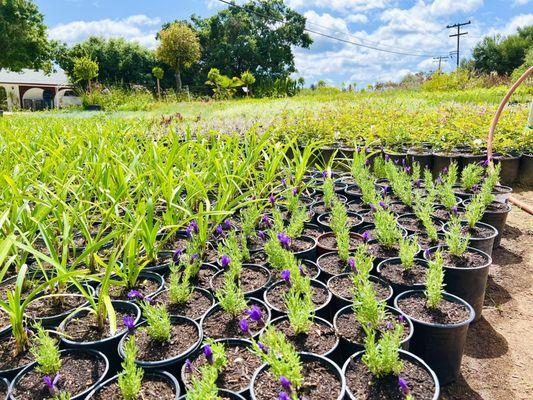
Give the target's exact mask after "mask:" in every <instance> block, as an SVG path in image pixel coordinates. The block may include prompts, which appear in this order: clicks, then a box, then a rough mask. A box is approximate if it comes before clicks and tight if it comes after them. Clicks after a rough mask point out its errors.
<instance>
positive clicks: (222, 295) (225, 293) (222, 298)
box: [215, 274, 246, 318]
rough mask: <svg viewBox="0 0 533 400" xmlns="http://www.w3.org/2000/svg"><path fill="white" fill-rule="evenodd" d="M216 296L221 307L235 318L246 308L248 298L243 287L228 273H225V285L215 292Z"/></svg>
mask: <svg viewBox="0 0 533 400" xmlns="http://www.w3.org/2000/svg"><path fill="white" fill-rule="evenodd" d="M215 297H216V298H217V300H218V302H219V303H220V307H222V309H223V310H224V311H225V312H226V313H228V314H229V315H231V316H232V317H233V318H237V316H238V315H239V314H241V313H242V312H243V311H244V309H245V308H246V299H245V298H244V294H243V292H242V290H241V288H240V287H239V285H237V283H236V282H235V280H234V279H233V277H231V276H228V275H227V274H226V275H224V287H223V288H222V289H219V290H217V291H216V292H215Z"/></svg>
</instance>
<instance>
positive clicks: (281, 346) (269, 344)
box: [252, 326, 303, 389]
mask: <svg viewBox="0 0 533 400" xmlns="http://www.w3.org/2000/svg"><path fill="white" fill-rule="evenodd" d="M260 341H261V343H263V345H265V346H266V348H267V349H268V351H267V352H264V351H263V350H261V348H259V345H258V344H257V342H254V344H253V349H252V351H253V352H254V353H255V354H256V355H257V356H259V357H260V358H261V360H263V362H265V363H267V364H268V365H269V366H270V371H271V372H272V373H273V374H274V376H275V377H276V378H277V379H279V378H281V377H282V376H284V377H286V378H287V379H288V380H289V381H290V382H291V384H292V385H293V386H294V388H295V389H298V388H299V387H300V386H301V385H302V382H303V377H302V362H301V360H300V355H299V354H298V352H297V351H296V349H295V348H294V346H293V345H292V344H291V343H290V342H289V341H288V340H287V338H286V337H285V335H284V334H283V333H282V332H280V331H278V330H276V329H275V328H274V327H273V326H269V327H268V328H266V330H265V332H264V333H263V334H262V335H261V338H260Z"/></svg>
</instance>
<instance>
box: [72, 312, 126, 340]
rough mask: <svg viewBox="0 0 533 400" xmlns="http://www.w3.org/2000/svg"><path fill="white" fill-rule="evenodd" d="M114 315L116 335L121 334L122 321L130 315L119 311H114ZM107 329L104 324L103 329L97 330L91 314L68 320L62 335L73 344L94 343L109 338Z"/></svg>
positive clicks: (94, 317)
mask: <svg viewBox="0 0 533 400" xmlns="http://www.w3.org/2000/svg"><path fill="white" fill-rule="evenodd" d="M115 313H116V315H117V333H119V332H123V331H124V330H125V329H126V327H125V326H124V322H123V319H124V317H125V316H126V315H131V314H130V313H126V312H123V311H120V310H115ZM109 328H110V326H109V324H108V323H106V324H104V328H103V329H99V328H98V323H97V321H96V316H95V315H94V314H93V313H87V314H85V315H82V316H80V315H77V316H75V317H74V318H72V319H70V320H69V321H68V322H67V323H66V324H65V327H64V331H63V333H65V335H66V336H67V338H68V339H69V340H72V341H74V342H95V341H98V340H102V339H106V338H108V337H111V331H110V329H109Z"/></svg>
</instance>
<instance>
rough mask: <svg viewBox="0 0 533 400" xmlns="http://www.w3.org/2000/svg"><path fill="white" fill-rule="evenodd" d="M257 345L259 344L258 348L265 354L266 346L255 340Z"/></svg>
mask: <svg viewBox="0 0 533 400" xmlns="http://www.w3.org/2000/svg"><path fill="white" fill-rule="evenodd" d="M257 346H259V349H261V351H262V352H263V353H265V354H268V348H267V347H266V346H265V345H264V344H263V343H261V342H257Z"/></svg>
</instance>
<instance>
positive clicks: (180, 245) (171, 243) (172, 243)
mask: <svg viewBox="0 0 533 400" xmlns="http://www.w3.org/2000/svg"><path fill="white" fill-rule="evenodd" d="M188 245H189V239H188V238H187V237H184V236H182V235H175V236H172V237H171V238H170V239H169V240H168V241H167V242H166V243H165V244H164V245H163V246H162V248H161V250H168V251H174V250H177V249H182V250H183V251H185V250H186V249H187V246H188ZM168 257H169V258H170V259H168V261H170V260H172V254H170V255H169V256H168ZM165 259H167V257H165ZM159 261H161V260H159Z"/></svg>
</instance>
